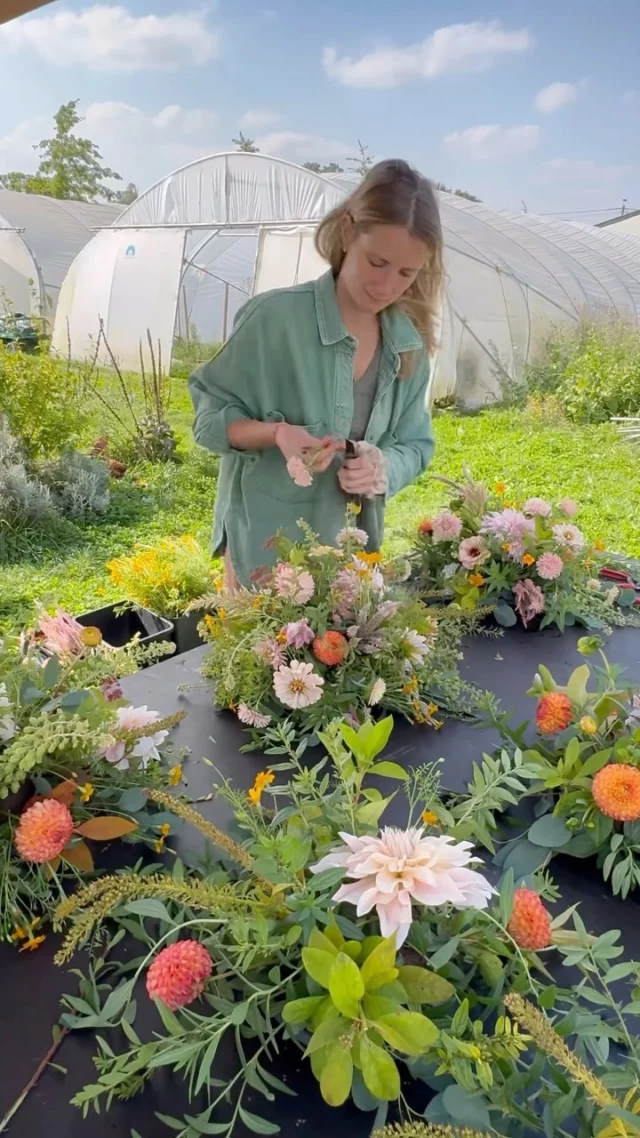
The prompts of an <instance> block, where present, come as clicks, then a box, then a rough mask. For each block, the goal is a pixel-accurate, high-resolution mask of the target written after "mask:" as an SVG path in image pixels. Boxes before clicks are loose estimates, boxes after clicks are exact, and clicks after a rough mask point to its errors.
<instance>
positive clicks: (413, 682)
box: [402, 676, 418, 695]
mask: <svg viewBox="0 0 640 1138" xmlns="http://www.w3.org/2000/svg"><path fill="white" fill-rule="evenodd" d="M417 690H418V681H417V679H416V677H415V676H412V677H411V679H410V680H408V681H407V683H406V684H405V685H404V686H403V688H402V694H403V695H411V693H412V692H414V691H417Z"/></svg>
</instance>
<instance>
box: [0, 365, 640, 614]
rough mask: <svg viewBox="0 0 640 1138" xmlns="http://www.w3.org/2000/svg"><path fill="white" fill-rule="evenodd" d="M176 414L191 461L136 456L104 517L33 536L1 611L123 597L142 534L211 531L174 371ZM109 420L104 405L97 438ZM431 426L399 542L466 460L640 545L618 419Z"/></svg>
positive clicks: (181, 384)
mask: <svg viewBox="0 0 640 1138" xmlns="http://www.w3.org/2000/svg"><path fill="white" fill-rule="evenodd" d="M170 418H171V422H172V425H173V427H174V429H175V431H176V433H177V435H178V437H179V440H180V453H181V456H182V459H183V461H182V462H181V463H179V464H174V463H169V464H166V465H153V466H152V465H150V464H144V465H141V466H138V467H136V469H135V470H131V471H130V472H128V473H127V475H126V476H125V478H124V479H123V480H122V481H121V482H118V483H114V485H113V490H112V498H111V505H110V507H109V510H108V512H107V514H106V515H104V516H102V517H100V518H98V519H96V520H94V521H92V522H91V523H82V524H80V523H74V524H71V523H64V524H61V525H60V526H59V527H56V529H55V530H49V529H47V530H46V531H44V532H43V533H42V534H41V535H39V536H36V537H30V538H29V540H28V542H25V545H24V552H23V553H22V554H21V555H20V556H19V557H17V558H15V559H14V560H13V562H12V563H11V564H5V565H2V566H0V618H2V617H11V618H14V617H15V618H18V619H20V618H22V617H25V618H27V617H28V612H29V608H30V606H31V605H32V603H33V601H34V600H36V599H39V600H42V601H44V602H55V603H58V604H61V605H62V606H64V607H65V608H67V609H69V610H70V611H72V612H76V613H78V612H81V611H82V610H83V609H89V608H93V607H96V606H97V605H99V604H101V603H104V602H105V600H114V599H118V597H117V592H114V589H113V587H112V585H111V583H110V580H109V575H108V572H107V569H106V562H107V561H108V560H109V559H110V558H111V557H114V556H117V555H119V554H122V553H125V552H127V551H129V550H131V549H132V548H133V546H134V545H135V544H136V543H137V542H139V543H143V544H151V543H153V542H155V541H157V540H158V539H159V538H160V537H163V536H166V535H172V534H180V533H193V534H195V535H196V536H197V537H199V538H200V539H201V540H202V541H203V542H205V543H206V542H207V541H208V538H209V531H210V526H211V513H212V507H213V501H214V496H215V474H216V460H215V458H213V457H212V456H210V455H208V454H206V453H205V452H203V451H201V450H199V448H195V447H194V445H193V442H192V439H191V404H190V400H189V395H188V391H187V386H186V382H185V380H184V379H182V378H179V379H176V380H175V381H174V387H173V393H172V401H171V414H170ZM104 429H105V425H104V421H103V420H102V419H101V416H100V411H99V408H96V415H95V419H94V421H93V422H92V426H91V431H93V435H92V437H93V438H95V437H96V436H97V435H98V434H100V433H101V432H102V431H103V430H104ZM434 430H435V436H436V454H435V458H434V462H433V464H432V468H431V471H430V474H428V475H425V476H424V477H423V478H421V479H420V480H419V482H418V483H417V484H416V485H414V486H412V487H409V488H408V489H406V490H404V491H403V492H402V493H401V494H400V495H398V497H397V498H396V499H394V500H393V501H392V502H391V503H390V505H389V509H388V514H387V544H388V548H389V550H390V551H392V552H397V551H399V550H401V549H402V548H403V547H405V546H406V545H407V543H408V542H409V541H410V537H411V531H412V529H413V528H414V526H415V523H416V521H417V520H418V519H419V518H420V517H422V516H423V515H424V514H425V513H428V512H431V511H433V509H434V508H435V507H436V506H437V505H438V504H439V503H442V502H443V501H444V500H445V497H446V494H447V491H446V488H445V487H443V486H442V485H441V484H439V483H438V482H437V481H436V480H434V479H433V478H432V477H431V476H430V475H432V474H443V475H447V476H448V477H452V478H456V477H460V475H461V471H462V467H463V465H464V464H466V465H467V466H468V467H469V469H470V470H471V472H472V474H473V476H474V477H475V478H477V479H486V480H488V481H489V482H493V481H494V480H495V479H500V480H502V481H504V482H505V483H506V485H507V496H508V497H509V496H513V497H518V496H529V495H532V494H539V495H542V496H544V497H549V498H556V499H557V498H560V497H563V496H567V495H568V496H570V497H574V498H575V499H576V500H577V501H578V502H580V504H581V510H580V514H579V515H578V518H577V520H578V522H579V524H580V525H581V526H582V528H583V529H584V530H585V532H586V533H587V534H589V536H591V537H600V538H602V539H604V540H605V541H606V543H607V546H608V547H609V548H610V549H615V550H618V551H624V552H627V553H629V554H634V555H640V527H639V526H638V522H637V518H638V502H640V461H639V459H640V449H638V448H637V447H636V448H634V447H632V446H631V445H625V444H623V443H622V442H620V441H619V439H618V437H617V435H616V433H615V431H614V430H613V428H611V427H609V426H608V425H594V426H588V427H576V426H574V425H571V424H567V423H564V422H562V421H560V422H557V421H556V422H546V421H544V419H541V418H539V417H535V416H531V415H527V414H525V413H524V412H522V411H517V410H489V411H485V412H482V413H480V414H477V415H466V416H460V415H457V414H455V413H453V412H440V413H437V414H436V416H435V419H434ZM91 431H90V432H89V433H88V435H87V440H86V441H87V442H89V441H91V438H90V435H91Z"/></svg>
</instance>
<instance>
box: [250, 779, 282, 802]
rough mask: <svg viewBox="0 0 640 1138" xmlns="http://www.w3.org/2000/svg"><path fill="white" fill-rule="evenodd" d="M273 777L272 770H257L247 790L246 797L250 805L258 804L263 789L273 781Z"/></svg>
mask: <svg viewBox="0 0 640 1138" xmlns="http://www.w3.org/2000/svg"><path fill="white" fill-rule="evenodd" d="M275 777H276V776H275V775H274V773H273V771H258V774H257V775H256V778H255V782H254V784H253V786H252V787H250V788H249V790H248V791H247V798H248V799H249V802H250V803H251V805H252V806H259V805H260V799H261V798H262V792H263V790H264V789H265V788H266V787H267V786H269V785H270V784H271V783H272V782H273V780H274V778H275Z"/></svg>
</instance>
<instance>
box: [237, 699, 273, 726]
mask: <svg viewBox="0 0 640 1138" xmlns="http://www.w3.org/2000/svg"><path fill="white" fill-rule="evenodd" d="M236 715H237V716H238V719H239V720H240V722H241V723H246V724H247V726H248V727H268V726H269V724H270V723H271V716H270V715H263V714H262V712H261V711H254V710H253V708H251V707H249V706H248V704H246V703H239V704H238V710H237V711H236Z"/></svg>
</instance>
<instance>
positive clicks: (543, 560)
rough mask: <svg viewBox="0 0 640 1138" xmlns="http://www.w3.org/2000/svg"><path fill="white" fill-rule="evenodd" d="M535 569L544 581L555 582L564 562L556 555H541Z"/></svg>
mask: <svg viewBox="0 0 640 1138" xmlns="http://www.w3.org/2000/svg"><path fill="white" fill-rule="evenodd" d="M536 569H537V571H538V576H539V577H542V579H543V580H544V581H555V580H556V578H557V577H559V576H560V574H561V573H562V570H563V569H564V561H563V560H562V558H561V557H560V556H559V555H558V554H557V553H543V554H542V556H541V557H539V558H538V560H537V561H536Z"/></svg>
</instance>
